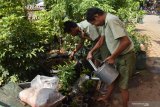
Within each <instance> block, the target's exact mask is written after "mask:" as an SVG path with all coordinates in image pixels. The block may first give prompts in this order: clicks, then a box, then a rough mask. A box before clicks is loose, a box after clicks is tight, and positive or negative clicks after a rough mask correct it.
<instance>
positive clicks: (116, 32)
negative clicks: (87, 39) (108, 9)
mask: <svg viewBox="0 0 160 107" xmlns="http://www.w3.org/2000/svg"><path fill="white" fill-rule="evenodd" d="M104 33H105V41H106V44H107V47H108V49H109V51H110V53H111V54H113V53H114V52H115V50H116V49H117V48H118V46H119V43H120V41H119V38H121V37H124V36H128V33H127V31H126V30H125V28H124V24H123V23H122V21H121V20H120V19H119V18H118V17H117V16H115V15H112V14H110V13H107V15H106V19H105V25H104ZM102 36H103V35H102ZM128 38H129V39H130V37H129V36H128ZM130 41H131V45H129V46H128V48H126V49H125V50H124V51H123V52H122V53H121V55H123V54H126V53H128V52H129V51H130V50H132V49H133V48H134V45H133V42H132V40H131V39H130Z"/></svg>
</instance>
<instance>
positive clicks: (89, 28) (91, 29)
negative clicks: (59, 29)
mask: <svg viewBox="0 0 160 107" xmlns="http://www.w3.org/2000/svg"><path fill="white" fill-rule="evenodd" d="M77 25H78V26H79V27H80V28H81V30H83V31H85V33H86V34H87V35H88V36H89V37H90V38H91V39H92V40H93V41H95V40H96V39H97V38H98V37H99V36H100V35H104V32H102V30H101V29H102V28H101V27H96V26H94V25H92V24H90V23H89V22H88V21H87V20H84V21H82V22H80V23H77Z"/></svg>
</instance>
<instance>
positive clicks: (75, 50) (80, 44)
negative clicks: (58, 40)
mask: <svg viewBox="0 0 160 107" xmlns="http://www.w3.org/2000/svg"><path fill="white" fill-rule="evenodd" d="M83 44H84V39H81V40H80V42H79V43H78V46H77V47H76V48H75V49H74V50H73V51H72V53H71V55H70V58H71V59H72V58H73V56H74V54H75V53H76V52H77V51H78V50H80V49H81V48H82V46H83Z"/></svg>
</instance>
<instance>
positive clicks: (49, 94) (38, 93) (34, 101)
mask: <svg viewBox="0 0 160 107" xmlns="http://www.w3.org/2000/svg"><path fill="white" fill-rule="evenodd" d="M19 98H20V99H21V101H23V102H25V103H27V104H28V105H30V106H31V107H56V104H58V103H59V102H61V101H62V100H63V99H64V98H65V96H63V95H62V94H61V93H59V92H58V91H55V90H53V89H51V88H41V89H40V90H39V89H34V88H32V87H31V88H27V89H24V90H23V91H21V92H20V93H19Z"/></svg>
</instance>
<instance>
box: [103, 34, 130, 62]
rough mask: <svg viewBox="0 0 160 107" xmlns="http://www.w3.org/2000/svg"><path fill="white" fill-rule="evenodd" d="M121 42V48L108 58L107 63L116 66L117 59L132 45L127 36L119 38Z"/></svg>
mask: <svg viewBox="0 0 160 107" xmlns="http://www.w3.org/2000/svg"><path fill="white" fill-rule="evenodd" d="M119 41H120V43H119V46H118V48H117V49H116V50H115V52H114V53H113V54H112V55H111V56H109V57H107V58H106V61H107V62H108V63H109V64H114V63H115V59H116V58H117V57H118V56H119V55H120V54H121V53H122V52H123V51H124V50H125V49H126V48H127V47H128V46H129V45H130V44H131V41H130V40H129V38H128V37H127V36H124V37H121V38H119Z"/></svg>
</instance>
